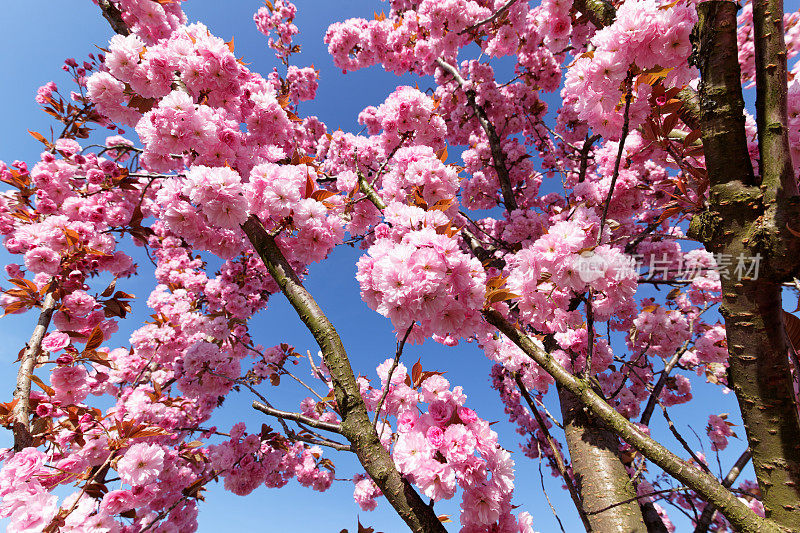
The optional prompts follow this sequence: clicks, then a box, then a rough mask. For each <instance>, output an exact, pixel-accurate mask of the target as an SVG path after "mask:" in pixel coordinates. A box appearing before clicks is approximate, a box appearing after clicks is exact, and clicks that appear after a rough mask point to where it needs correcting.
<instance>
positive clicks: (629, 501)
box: [588, 487, 691, 514]
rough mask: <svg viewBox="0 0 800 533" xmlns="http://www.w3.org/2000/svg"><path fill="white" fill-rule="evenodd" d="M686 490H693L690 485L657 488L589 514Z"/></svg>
mask: <svg viewBox="0 0 800 533" xmlns="http://www.w3.org/2000/svg"><path fill="white" fill-rule="evenodd" d="M684 490H691V489H690V488H689V487H675V488H671V489H663V490H656V491H653V492H648V493H647V494H642V495H641V496H634V497H633V498H628V499H627V500H622V501H621V502H617V503H612V504H611V505H609V506H608V507H603V508H602V509H597V510H596V511H589V512H588V514H600V513H602V512H604V511H608V510H609V509H613V508H614V507H618V506H620V505H625V504H626V503H631V502H635V501H637V500H641V499H642V498H649V497H650V496H657V495H659V494H667V493H670V492H681V491H684Z"/></svg>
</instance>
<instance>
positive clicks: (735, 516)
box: [483, 310, 780, 533]
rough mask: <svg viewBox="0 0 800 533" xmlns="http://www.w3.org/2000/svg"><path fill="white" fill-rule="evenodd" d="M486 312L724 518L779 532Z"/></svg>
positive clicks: (761, 531) (595, 413)
mask: <svg viewBox="0 0 800 533" xmlns="http://www.w3.org/2000/svg"><path fill="white" fill-rule="evenodd" d="M483 315H484V317H485V318H486V321H487V322H489V323H490V324H491V325H493V326H494V327H496V328H497V329H499V330H500V331H501V332H502V333H503V334H505V335H506V336H507V337H508V338H509V339H510V340H511V341H512V342H513V343H514V344H515V345H517V347H519V348H520V349H521V350H522V351H523V352H525V353H526V354H527V355H528V356H529V357H530V358H531V359H533V360H534V361H535V362H536V363H537V364H538V365H539V366H540V367H542V369H544V370H545V371H546V372H547V373H548V374H550V375H551V376H552V377H553V378H554V379H555V381H556V383H557V384H558V385H559V386H560V387H563V388H564V389H566V390H567V391H569V392H571V393H572V394H574V395H575V396H576V397H577V400H578V401H579V402H580V403H581V404H583V406H585V408H586V409H587V410H588V412H589V414H590V415H591V416H592V417H594V418H595V419H597V420H598V421H599V422H601V423H603V424H604V425H605V426H606V427H607V428H608V429H610V430H611V431H613V432H614V433H615V434H616V435H618V436H619V437H621V438H622V439H624V440H625V441H626V442H627V443H628V444H630V445H631V446H633V447H634V448H636V449H637V450H639V452H641V453H642V455H644V456H645V457H646V458H647V459H649V460H650V461H652V462H653V463H655V464H656V465H658V466H659V467H660V468H661V469H662V470H664V472H666V473H667V474H669V475H670V476H672V477H674V478H675V479H677V480H678V481H680V482H681V483H683V484H684V485H686V486H688V487H691V488H692V490H694V491H695V492H697V494H699V495H700V497H701V498H703V499H704V500H706V501H707V502H709V503H713V504H714V505H716V506H717V507H718V508H719V509H720V512H721V513H722V514H723V515H725V518H727V519H728V521H729V522H730V523H731V524H733V526H734V527H735V528H737V529H738V530H739V531H743V532H745V533H766V532H770V533H772V532H774V533H777V532H778V531H780V530H779V529H778V528H777V526H775V525H774V524H773V523H772V522H770V521H768V520H765V519H763V518H761V517H759V516H758V515H756V514H755V513H754V512H753V511H752V510H750V508H749V507H748V506H747V505H746V504H744V503H743V502H741V501H739V499H738V498H736V496H734V495H733V494H732V493H731V492H730V491H728V489H727V488H725V487H724V486H722V484H720V482H719V481H718V480H717V479H716V478H715V477H714V476H711V475H709V474H707V473H706V472H703V471H702V470H701V469H699V468H698V467H696V466H694V465H692V464H690V463H688V462H686V461H684V460H683V459H681V458H680V457H678V456H676V455H675V454H673V453H672V452H671V451H669V450H668V449H667V448H665V447H664V446H662V445H661V444H659V443H658V442H656V441H655V440H653V439H652V438H650V437H649V436H647V435H645V434H644V433H643V432H642V431H641V430H640V429H639V428H637V427H636V426H635V425H633V424H632V423H631V422H630V421H629V420H627V419H626V418H625V417H623V416H622V415H621V414H619V413H618V412H617V411H616V409H614V408H613V407H612V406H610V405H609V404H608V403H607V402H606V401H605V400H604V399H603V398H601V397H600V396H599V395H598V394H597V393H596V392H595V391H594V390H593V389H592V387H591V386H590V385H589V384H588V383H587V382H585V381H583V380H581V379H578V378H577V377H576V376H574V375H572V374H571V373H569V372H568V371H567V370H566V369H565V368H564V367H562V366H561V365H560V364H559V363H558V362H557V361H556V360H555V359H554V358H553V357H552V356H551V355H550V354H549V353H547V352H545V351H544V350H542V349H541V348H540V347H539V346H537V345H536V344H535V343H534V342H533V341H532V340H531V339H530V338H529V337H528V336H527V335H525V334H524V333H522V332H521V331H520V330H519V329H517V328H516V327H515V326H514V325H513V324H511V323H510V322H509V321H508V320H506V319H505V318H503V316H502V315H501V314H500V313H498V312H497V311H494V310H486V311H484V312H483Z"/></svg>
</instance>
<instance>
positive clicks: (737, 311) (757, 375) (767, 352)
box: [690, 0, 800, 531]
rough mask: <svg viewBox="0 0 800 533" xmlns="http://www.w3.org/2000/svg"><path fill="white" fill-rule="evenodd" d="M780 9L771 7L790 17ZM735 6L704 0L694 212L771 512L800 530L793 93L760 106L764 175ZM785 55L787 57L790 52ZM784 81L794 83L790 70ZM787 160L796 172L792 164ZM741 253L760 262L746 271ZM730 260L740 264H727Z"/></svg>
mask: <svg viewBox="0 0 800 533" xmlns="http://www.w3.org/2000/svg"><path fill="white" fill-rule="evenodd" d="M762 9H763V8H762ZM779 9H780V11H777V12H773V15H772V16H773V17H777V18H781V19H782V15H783V11H782V7H781V8H779ZM736 11H737V5H736V4H735V3H733V2H729V1H721V0H713V1H710V2H705V3H701V4H699V5H698V14H699V17H700V20H699V22H698V25H697V28H696V29H695V34H694V38H695V45H696V52H695V54H694V56H693V57H694V60H695V63H696V64H697V66H698V67H699V68H700V73H701V78H702V81H701V84H700V107H701V127H702V132H703V145H704V148H705V156H706V167H707V170H708V176H709V181H710V185H711V198H710V207H709V210H708V211H706V212H705V213H703V214H702V215H700V216H698V217H695V219H694V220H693V221H692V227H691V228H690V234H691V235H693V236H695V237H697V238H699V240H701V241H703V242H704V243H705V245H706V248H707V249H708V251H710V252H712V253H714V254H715V255H716V257H717V258H718V263H720V267H721V270H720V274H721V278H722V280H721V281H722V294H723V302H722V306H721V308H720V313H721V314H722V316H723V317H724V318H725V328H726V331H727V340H728V352H729V354H730V358H729V364H730V367H729V374H728V375H729V385H730V386H731V388H732V389H733V390H734V392H735V393H736V397H737V399H738V401H739V407H740V409H741V412H742V418H743V420H744V426H745V430H746V432H747V438H748V441H749V444H750V448H751V450H752V452H753V466H754V468H755V472H756V477H757V478H758V483H759V487H760V489H761V493H762V496H763V498H762V502H763V504H764V508H765V510H766V516H767V518H770V519H772V520H774V521H775V522H776V523H778V524H780V525H782V526H784V527H786V528H790V529H792V530H794V531H798V530H800V419H799V418H798V411H797V403H796V401H795V396H794V389H793V384H792V377H791V373H790V368H789V359H788V355H787V354H788V346H787V342H786V335H785V331H784V325H783V316H782V305H781V291H782V287H781V282H782V279H784V278H785V276H787V273H790V271H791V270H792V269H794V271H795V272H796V271H797V257H798V256H797V255H796V253H797V243H796V242H793V241H792V239H793V236H791V235H790V234H789V235H788V237H787V232H786V229H785V228H784V227H783V225H784V224H785V222H786V221H787V220H789V218H788V216H787V213H793V216H794V220H798V214H797V203H796V196H795V195H796V186H795V187H794V190H792V184H793V180H794V177H793V175H791V176H790V178H791V180H788V179H787V176H786V168H787V167H786V164H785V163H786V158H788V157H789V154H788V150H785V149H783V148H781V141H780V139H777V140H776V139H775V135H774V134H775V132H776V131H778V132H780V130H781V129H783V132H784V133H785V131H786V128H785V126H782V124H785V113H786V109H785V102H784V108H783V116H784V120H783V122H781V120H780V110H778V111H775V109H772V114H770V112H769V111H768V110H766V111H765V110H762V112H760V113H759V115H761V116H766V115H769V118H768V121H769V124H765V123H764V122H765V121H764V120H762V124H759V139H760V140H763V141H764V142H762V143H761V148H762V152H761V154H762V164H761V174H762V175H761V176H760V178H759V177H756V176H755V175H754V173H753V168H752V165H751V163H750V156H749V153H748V150H747V141H746V137H745V131H744V114H743V109H744V101H743V99H742V90H741V81H740V69H739V63H738V59H737V41H736ZM774 31H778V29H775V30H774ZM780 31H781V33H780V41H781V42H783V33H782V30H780ZM757 44H758V43H757ZM783 57H784V65H785V52H784V56H783ZM775 68H778V66H777V65H776V66H775ZM784 68H785V67H784ZM763 78H764V76H763V75H760V78H759V79H762V82H761V83H762V85H761V87H759V91H760V93H762V94H761V96H760V97H759V102H760V103H759V106H760V107H766V108H770V104H769V102H770V101H773V100H774V95H773V96H769V94H768V93H766V96H765V93H764V92H763V90H764V89H765V87H764V81H763ZM783 80H784V84H785V80H786V75H785V70H784V74H783ZM765 98H766V101H765ZM770 99H773V100H770ZM773 103H774V102H773ZM772 107H773V108H774V105H773V106H772ZM762 129H764V130H765V131H763V132H762ZM765 143H766V144H765ZM785 146H786V147H788V145H785ZM776 159H778V161H776ZM788 169H789V171H790V172H791V166H789V167H788ZM776 173H777V174H778V175H776ZM760 185H761V186H760ZM792 196H795V198H794V199H793V198H792ZM740 258H741V261H743V262H746V263H747V264H748V266H752V267H754V269H753V271H750V272H744V269H742V270H738V271H737V270H736V269H735V267H736V266H737V265H738V263H739V261H740ZM719 259H721V260H722V262H720V261H719ZM724 263H732V265H730V266H732V267H734V268H728V269H727V270H725V268H726V265H725V264H724ZM792 263H793V265H792ZM756 265H758V271H757V272H756V271H754V270H755V266H756Z"/></svg>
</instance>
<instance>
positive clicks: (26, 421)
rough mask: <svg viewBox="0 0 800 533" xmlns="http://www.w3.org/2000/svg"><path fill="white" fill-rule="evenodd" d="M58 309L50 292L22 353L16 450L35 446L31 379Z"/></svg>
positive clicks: (15, 415)
mask: <svg viewBox="0 0 800 533" xmlns="http://www.w3.org/2000/svg"><path fill="white" fill-rule="evenodd" d="M55 309H56V299H55V297H54V296H53V293H51V292H48V293H47V295H46V296H45V297H44V302H43V303H42V312H41V313H40V314H39V322H38V323H37V324H36V327H35V328H34V329H33V334H32V335H31V339H30V340H29V341H28V346H27V347H26V348H25V351H24V352H23V353H22V360H21V361H20V364H19V371H18V372H17V387H16V388H15V389H14V399H15V400H16V401H17V403H16V404H15V405H14V410H13V414H14V449H15V450H16V451H20V450H22V449H23V448H27V447H29V446H31V445H32V444H33V436H32V435H31V420H30V419H31V377H32V376H33V369H34V368H35V367H36V359H37V358H38V357H39V352H40V351H41V347H42V339H43V338H44V335H45V333H47V328H48V327H49V326H50V318H52V316H53V311H55Z"/></svg>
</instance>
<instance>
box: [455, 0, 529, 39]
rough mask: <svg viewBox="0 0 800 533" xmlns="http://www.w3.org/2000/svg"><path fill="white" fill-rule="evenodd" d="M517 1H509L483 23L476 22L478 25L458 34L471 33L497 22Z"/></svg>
mask: <svg viewBox="0 0 800 533" xmlns="http://www.w3.org/2000/svg"><path fill="white" fill-rule="evenodd" d="M516 1H517V0H508V1H507V2H506V3H505V4H503V5H502V6H501V7H500V9H498V10H497V11H495V12H494V13H492V14H491V15H489V16H488V17H486V18H485V19H483V20H481V21H478V22H476V23H475V24H473V25H472V26H469V27H467V28H464V29H463V30H461V31H460V32H458V34H459V35H464V34H465V33H469V32H471V31H472V30H474V29H476V28H480V27H481V26H483V25H484V24H488V23H490V22H492V21H494V20H497V19H498V18H499V17H500V16H501V15H502V14H503V13H505V12H506V11H508V8H510V7H511V6H512V5H514V3H515V2H516Z"/></svg>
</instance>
